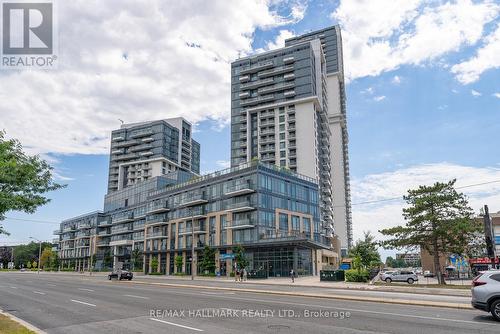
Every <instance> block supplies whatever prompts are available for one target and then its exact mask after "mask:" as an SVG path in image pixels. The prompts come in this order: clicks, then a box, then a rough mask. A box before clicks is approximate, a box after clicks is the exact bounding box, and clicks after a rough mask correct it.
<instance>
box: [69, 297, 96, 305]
mask: <svg viewBox="0 0 500 334" xmlns="http://www.w3.org/2000/svg"><path fill="white" fill-rule="evenodd" d="M71 301H72V302H73V303H79V304H83V305H88V306H94V307H95V306H96V305H95V304H90V303H86V302H82V301H80V300H75V299H71Z"/></svg>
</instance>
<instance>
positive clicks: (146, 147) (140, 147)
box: [130, 144, 153, 152]
mask: <svg viewBox="0 0 500 334" xmlns="http://www.w3.org/2000/svg"><path fill="white" fill-rule="evenodd" d="M152 148H153V145H151V144H142V145H138V146H134V147H131V148H130V152H137V151H144V150H150V149H152Z"/></svg>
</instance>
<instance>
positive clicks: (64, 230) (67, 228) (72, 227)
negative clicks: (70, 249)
mask: <svg viewBox="0 0 500 334" xmlns="http://www.w3.org/2000/svg"><path fill="white" fill-rule="evenodd" d="M71 231H76V227H75V226H69V227H65V228H63V233H66V232H71Z"/></svg>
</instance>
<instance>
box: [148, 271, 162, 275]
mask: <svg viewBox="0 0 500 334" xmlns="http://www.w3.org/2000/svg"><path fill="white" fill-rule="evenodd" d="M149 275H163V273H159V272H157V271H153V272H151V273H149Z"/></svg>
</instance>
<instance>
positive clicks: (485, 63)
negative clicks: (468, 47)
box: [451, 23, 500, 84]
mask: <svg viewBox="0 0 500 334" xmlns="http://www.w3.org/2000/svg"><path fill="white" fill-rule="evenodd" d="M499 55H500V23H499V24H498V26H497V28H496V30H495V31H494V32H493V33H491V34H490V35H488V36H487V37H486V38H485V42H484V45H483V46H482V47H481V48H479V49H478V50H477V52H476V55H475V56H473V57H472V58H470V59H469V60H467V61H464V62H462V63H459V64H456V65H454V66H453V67H452V68H451V71H452V72H453V73H455V74H456V77H457V79H458V81H460V82H461V83H463V84H469V83H471V82H474V81H477V80H478V79H479V77H480V75H481V74H482V73H483V72H485V71H487V70H489V69H494V68H500V56H499Z"/></svg>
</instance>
